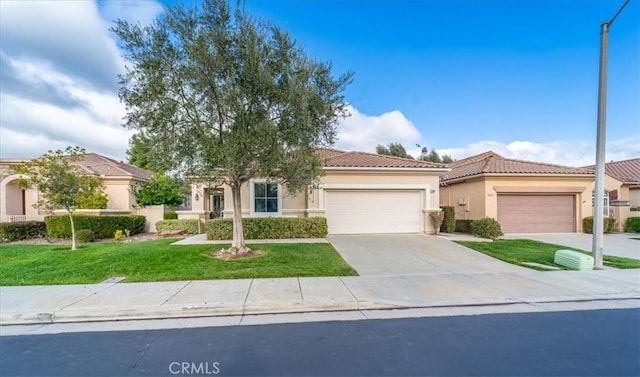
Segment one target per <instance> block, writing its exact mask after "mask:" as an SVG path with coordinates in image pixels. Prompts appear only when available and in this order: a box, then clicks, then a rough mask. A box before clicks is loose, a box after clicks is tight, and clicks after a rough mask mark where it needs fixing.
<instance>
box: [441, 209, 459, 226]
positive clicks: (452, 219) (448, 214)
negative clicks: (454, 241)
mask: <svg viewBox="0 0 640 377" xmlns="http://www.w3.org/2000/svg"><path fill="white" fill-rule="evenodd" d="M440 208H442V211H444V222H443V223H442V226H441V227H440V231H441V232H445V233H453V232H454V231H455V230H456V209H455V207H450V206H442V207H440Z"/></svg>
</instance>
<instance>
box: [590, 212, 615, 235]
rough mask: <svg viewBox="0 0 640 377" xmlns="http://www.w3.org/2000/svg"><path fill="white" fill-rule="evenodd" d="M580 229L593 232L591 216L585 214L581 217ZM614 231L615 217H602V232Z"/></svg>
mask: <svg viewBox="0 0 640 377" xmlns="http://www.w3.org/2000/svg"><path fill="white" fill-rule="evenodd" d="M582 231H583V232H585V233H588V234H593V216H587V217H585V218H584V219H582ZM615 231H616V219H615V218H614V217H605V218H604V232H605V233H613V232H615Z"/></svg>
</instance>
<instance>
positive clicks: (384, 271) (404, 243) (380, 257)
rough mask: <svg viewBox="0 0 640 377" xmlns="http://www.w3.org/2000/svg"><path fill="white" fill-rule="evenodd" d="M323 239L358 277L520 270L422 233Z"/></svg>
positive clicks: (346, 236) (335, 236)
mask: <svg viewBox="0 0 640 377" xmlns="http://www.w3.org/2000/svg"><path fill="white" fill-rule="evenodd" d="M327 239H328V240H329V242H331V244H333V246H334V247H335V248H336V250H338V252H339V253H340V254H341V255H342V257H343V258H344V259H345V261H347V263H349V264H350V265H351V266H352V267H353V268H355V269H356V270H357V271H358V273H359V274H360V276H398V275H422V274H450V273H487V272H518V271H522V268H521V267H518V266H513V265H511V264H508V263H504V262H502V261H499V260H496V259H493V258H491V257H488V256H486V255H484V254H482V253H479V252H476V251H474V250H471V249H468V248H466V247H464V246H461V245H458V244H456V243H454V242H452V241H449V240H446V239H442V238H438V237H433V236H428V235H423V234H375V235H332V236H329V237H327Z"/></svg>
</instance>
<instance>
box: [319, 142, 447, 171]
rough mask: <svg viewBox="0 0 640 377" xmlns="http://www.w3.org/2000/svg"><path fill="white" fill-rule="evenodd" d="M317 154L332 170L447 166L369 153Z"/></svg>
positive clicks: (321, 150) (327, 151) (331, 151)
mask: <svg viewBox="0 0 640 377" xmlns="http://www.w3.org/2000/svg"><path fill="white" fill-rule="evenodd" d="M316 153H318V155H319V156H320V157H321V158H322V160H323V162H324V166H325V167H332V168H338V167H340V168H422V169H425V168H427V169H446V165H444V164H436V163H433V162H426V161H419V160H412V159H409V158H402V157H395V156H386V155H382V154H375V153H367V152H354V151H350V152H347V151H341V150H337V149H332V148H324V147H318V148H316Z"/></svg>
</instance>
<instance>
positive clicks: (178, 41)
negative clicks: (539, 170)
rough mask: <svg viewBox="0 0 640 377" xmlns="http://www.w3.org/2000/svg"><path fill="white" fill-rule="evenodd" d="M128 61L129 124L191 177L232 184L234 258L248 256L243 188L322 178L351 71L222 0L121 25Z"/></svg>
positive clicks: (299, 184) (124, 94)
mask: <svg viewBox="0 0 640 377" xmlns="http://www.w3.org/2000/svg"><path fill="white" fill-rule="evenodd" d="M111 30H112V31H113V32H114V33H115V35H116V36H117V37H118V38H119V41H120V42H119V43H120V46H121V48H122V50H123V51H124V52H125V54H124V58H125V60H126V63H127V70H126V73H125V74H123V75H121V76H120V92H119V95H120V99H121V100H122V101H123V102H124V103H125V105H126V108H127V116H126V120H125V125H126V126H127V127H129V128H132V129H137V130H139V131H142V132H143V133H144V135H145V137H146V138H148V139H149V141H150V142H151V145H153V148H154V149H156V150H157V151H158V153H160V154H161V155H162V156H166V157H167V158H168V159H169V160H170V161H172V162H173V164H174V165H175V167H176V168H177V169H179V170H181V171H183V172H185V173H186V174H187V175H188V176H189V177H193V178H195V179H199V180H207V181H209V182H215V183H217V184H227V185H229V186H230V188H231V191H232V196H233V197H232V198H231V199H232V202H233V207H234V232H233V234H234V237H233V243H232V252H233V253H243V252H245V251H246V247H245V245H244V239H243V237H242V219H241V204H240V187H241V185H242V184H244V183H246V182H248V181H249V180H250V179H251V178H253V177H257V176H260V177H266V178H270V177H274V178H277V177H283V178H286V179H288V181H289V184H288V187H287V188H288V191H289V192H292V193H295V192H299V191H300V190H302V189H304V188H306V187H307V185H308V184H310V183H313V182H314V181H315V180H316V179H317V177H318V176H319V175H320V174H321V161H320V159H319V157H318V156H317V154H316V153H315V150H314V146H318V145H331V144H333V142H334V140H335V137H336V122H337V120H338V118H339V117H341V116H346V115H348V114H347V109H346V107H347V104H346V102H345V100H344V96H343V94H342V93H343V91H344V89H345V87H346V86H347V85H348V84H349V83H350V82H351V79H352V73H350V72H347V73H345V74H342V75H339V76H337V77H334V76H333V75H332V72H331V70H332V67H331V64H330V63H326V62H321V61H318V60H316V59H313V58H311V57H309V56H307V54H306V53H305V52H304V50H303V49H302V48H301V47H299V46H298V45H297V44H296V43H295V42H294V41H293V40H292V39H291V38H290V37H289V35H288V33H287V32H286V31H284V30H282V29H281V28H279V27H277V26H276V25H273V24H272V23H269V22H267V21H263V20H260V19H256V18H253V17H251V16H250V15H248V14H247V13H246V12H245V11H244V10H243V9H242V8H241V7H235V8H232V7H231V6H230V5H229V4H228V3H227V2H226V1H225V0H205V1H204V2H203V3H202V4H201V6H197V7H193V8H184V7H182V6H181V5H176V6H173V7H172V8H170V9H168V10H167V11H166V12H165V13H164V14H163V15H162V16H160V17H159V18H157V19H156V21H155V22H154V23H153V24H152V25H150V26H148V27H144V28H143V27H141V26H139V25H134V24H130V23H128V22H127V21H124V20H118V21H116V24H115V26H114V27H113V28H112V29H111Z"/></svg>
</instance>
